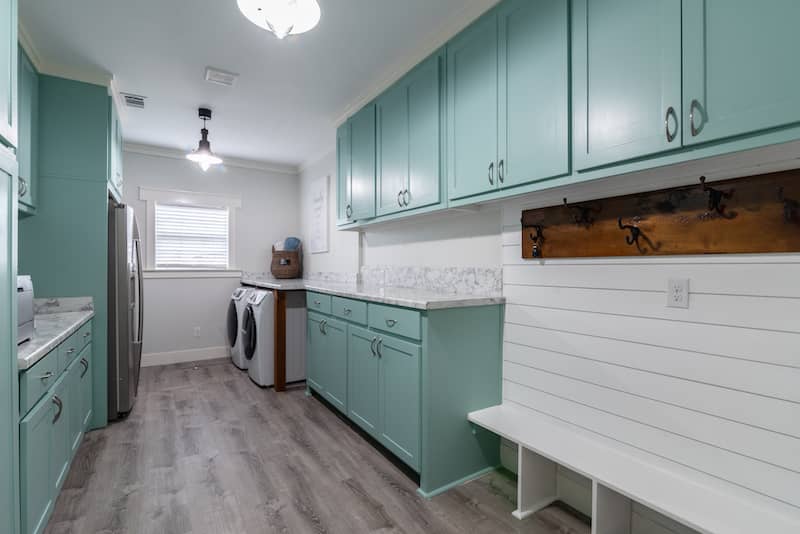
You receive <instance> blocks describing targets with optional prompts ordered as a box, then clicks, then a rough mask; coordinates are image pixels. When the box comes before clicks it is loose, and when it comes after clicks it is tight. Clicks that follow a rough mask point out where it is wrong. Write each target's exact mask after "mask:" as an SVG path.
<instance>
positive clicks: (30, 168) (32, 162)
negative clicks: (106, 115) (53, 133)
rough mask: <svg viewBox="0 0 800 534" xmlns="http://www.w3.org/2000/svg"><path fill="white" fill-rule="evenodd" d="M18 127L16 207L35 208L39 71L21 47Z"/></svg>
mask: <svg viewBox="0 0 800 534" xmlns="http://www.w3.org/2000/svg"><path fill="white" fill-rule="evenodd" d="M18 81H19V93H18V94H19V115H18V116H19V121H18V125H19V131H18V140H19V146H18V147H17V162H18V163H19V202H20V210H21V211H27V212H29V213H31V212H33V211H34V210H35V209H36V187H37V178H38V162H37V153H36V149H37V146H38V138H37V136H38V131H39V129H38V124H39V74H38V73H37V72H36V69H35V68H34V67H33V65H32V64H31V62H30V60H29V59H28V56H26V55H25V52H24V51H23V50H22V48H20V49H19V77H18Z"/></svg>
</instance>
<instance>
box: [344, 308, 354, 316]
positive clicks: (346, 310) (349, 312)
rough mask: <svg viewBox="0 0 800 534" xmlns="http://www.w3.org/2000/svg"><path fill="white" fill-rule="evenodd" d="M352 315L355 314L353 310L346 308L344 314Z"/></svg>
mask: <svg viewBox="0 0 800 534" xmlns="http://www.w3.org/2000/svg"><path fill="white" fill-rule="evenodd" d="M351 313H353V310H351V309H350V308H345V309H344V314H345V315H350V314H351Z"/></svg>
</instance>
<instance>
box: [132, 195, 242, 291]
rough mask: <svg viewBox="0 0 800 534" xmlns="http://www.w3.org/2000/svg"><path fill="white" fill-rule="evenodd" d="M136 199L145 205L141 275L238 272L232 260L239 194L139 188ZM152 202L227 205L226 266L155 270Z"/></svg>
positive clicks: (206, 275)
mask: <svg viewBox="0 0 800 534" xmlns="http://www.w3.org/2000/svg"><path fill="white" fill-rule="evenodd" d="M139 200H144V201H145V202H146V204H147V232H146V233H147V236H146V243H145V245H146V246H145V258H144V265H145V273H144V274H145V276H144V277H145V278H224V277H226V276H230V277H235V276H240V275H241V271H239V269H237V267H236V266H237V265H238V264H237V263H236V209H237V208H241V207H242V197H241V196H240V195H216V194H213V193H199V192H196V191H178V190H171V189H152V188H148V187H140V188H139ZM156 202H162V203H165V204H183V205H185V206H198V207H204V208H228V269H219V270H201V271H196V270H190V269H185V270H184V269H156V268H155V264H154V261H155V257H156ZM155 273H158V274H159V275H156V274H155ZM168 273H169V274H168ZM211 273H219V275H222V276H219V275H218V276H211V275H210V274H211Z"/></svg>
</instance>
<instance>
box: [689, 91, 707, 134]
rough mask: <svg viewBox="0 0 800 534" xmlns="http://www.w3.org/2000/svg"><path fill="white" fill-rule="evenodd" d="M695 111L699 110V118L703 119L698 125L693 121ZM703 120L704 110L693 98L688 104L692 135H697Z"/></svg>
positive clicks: (701, 127) (701, 128)
mask: <svg viewBox="0 0 800 534" xmlns="http://www.w3.org/2000/svg"><path fill="white" fill-rule="evenodd" d="M695 112H700V113H699V118H700V119H702V120H703V122H702V123H701V124H700V126H698V125H697V124H696V123H695V120H694V119H695ZM705 120H706V119H705V111H704V110H703V106H702V105H701V104H700V102H699V101H698V100H697V99H696V98H695V99H693V100H692V103H691V104H690V105H689V126H690V128H691V131H692V137H697V135H698V134H699V133H700V132H701V131H702V130H703V125H704V124H705Z"/></svg>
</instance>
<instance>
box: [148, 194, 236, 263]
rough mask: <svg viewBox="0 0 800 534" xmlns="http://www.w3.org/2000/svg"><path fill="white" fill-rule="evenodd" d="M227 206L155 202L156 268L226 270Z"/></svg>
mask: <svg viewBox="0 0 800 534" xmlns="http://www.w3.org/2000/svg"><path fill="white" fill-rule="evenodd" d="M229 216H230V213H229V209H228V208H207V207H201V206H191V205H177V204H162V203H159V202H156V203H155V236H154V237H155V268H156V269H227V268H228V267H229V258H228V253H229V251H230V225H229Z"/></svg>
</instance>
